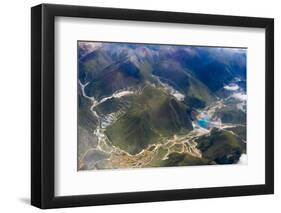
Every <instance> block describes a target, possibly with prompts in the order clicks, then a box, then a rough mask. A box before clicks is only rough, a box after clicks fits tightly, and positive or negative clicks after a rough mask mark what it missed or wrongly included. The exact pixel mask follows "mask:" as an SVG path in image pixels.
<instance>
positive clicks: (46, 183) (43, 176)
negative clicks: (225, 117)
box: [31, 4, 274, 209]
mask: <svg viewBox="0 0 281 213" xmlns="http://www.w3.org/2000/svg"><path fill="white" fill-rule="evenodd" d="M58 16H63V17H81V18H100V19H115V20H132V21H147V22H163V23H182V24H200V25H217V26H237V27H251V28H264V29H265V32H266V41H265V43H266V48H265V51H266V52H265V61H266V64H265V73H266V78H265V84H266V112H265V113H266V129H265V131H266V137H265V143H266V144H265V161H266V162H265V184H262V185H246V186H229V187H228V186H226V187H214V188H198V189H177V190H164V191H145V192H130V193H112V194H94V195H78V196H77V195H73V196H60V197H56V196H55V195H54V189H55V181H54V178H55V171H54V166H55V165H54V163H55V161H54V157H55V156H54V151H55V150H54V149H55V146H54V144H55V137H54V132H55V107H54V106H55V99H54V96H55V85H54V78H55V75H54V72H55V71H54V70H55V69H54V59H55V58H54V51H55V46H54V21H55V17H58ZM272 193H274V20H273V19H271V18H255V17H240V16H224V15H208V14H193V13H178V12H164V11H146V10H131V9H113V8H102V7H86V6H67V5H53V4H41V5H38V6H35V7H32V9H31V204H32V205H34V206H37V207H39V208H42V209H46V208H60V207H75V206H90V205H106V204H121V203H138V202H154V201H168V200H182V199H197V198H217V197H228V196H246V195H260V194H272Z"/></svg>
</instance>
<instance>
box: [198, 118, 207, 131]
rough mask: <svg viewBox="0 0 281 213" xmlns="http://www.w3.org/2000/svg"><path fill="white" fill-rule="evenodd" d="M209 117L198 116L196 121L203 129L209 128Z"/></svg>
mask: <svg viewBox="0 0 281 213" xmlns="http://www.w3.org/2000/svg"><path fill="white" fill-rule="evenodd" d="M209 122H210V120H209V118H199V119H198V120H197V123H198V125H199V126H200V127H202V128H204V129H208V128H209Z"/></svg>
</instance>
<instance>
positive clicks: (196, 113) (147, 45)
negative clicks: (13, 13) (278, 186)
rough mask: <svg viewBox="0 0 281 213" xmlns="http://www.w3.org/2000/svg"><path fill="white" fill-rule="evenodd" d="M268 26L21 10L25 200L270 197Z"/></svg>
mask: <svg viewBox="0 0 281 213" xmlns="http://www.w3.org/2000/svg"><path fill="white" fill-rule="evenodd" d="M273 30H274V21H273V19H270V18H254V17H238V16H222V15H207V14H191V13H176V12H164V11H145V10H129V9H113V8H100V7H85V6H66V5H50V4H42V5H38V6H35V7H33V8H32V9H31V39H32V40H31V41H32V42H31V43H32V46H31V50H32V55H31V58H32V63H31V65H32V66H31V72H32V74H31V76H32V80H31V82H32V85H31V90H32V91H31V93H32V104H31V105H32V118H31V120H32V140H31V148H32V150H31V153H32V154H31V203H32V205H34V206H37V207H40V208H58V207H74V206H88V205H104V204H121V203H135V202H152V201H168V200H180V199H196V198H214V197H226V196H242V195H259V194H272V193H273V191H274V151H273V145H274V143H273V140H274V91H273V88H274V85H273V83H274V80H273V76H274V31H273Z"/></svg>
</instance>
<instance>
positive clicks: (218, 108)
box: [77, 41, 247, 171]
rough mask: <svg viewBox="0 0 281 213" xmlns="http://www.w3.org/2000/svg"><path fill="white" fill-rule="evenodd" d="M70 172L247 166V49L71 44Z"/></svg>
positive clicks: (140, 44)
mask: <svg viewBox="0 0 281 213" xmlns="http://www.w3.org/2000/svg"><path fill="white" fill-rule="evenodd" d="M77 104H78V106H77V107H78V109H77V112H78V115H77V132H78V137H77V170H78V171H83V170H103V169H131V168H157V167H158V168H159V167H174V166H202V165H205V166H206V165H209V166H218V165H226V164H228V165H229V164H232V165H233V164H235V165H243V164H247V131H246V130H247V48H243V47H215V46H214V47H213V46H193V45H173V44H144V43H122V42H102V41H77Z"/></svg>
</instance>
